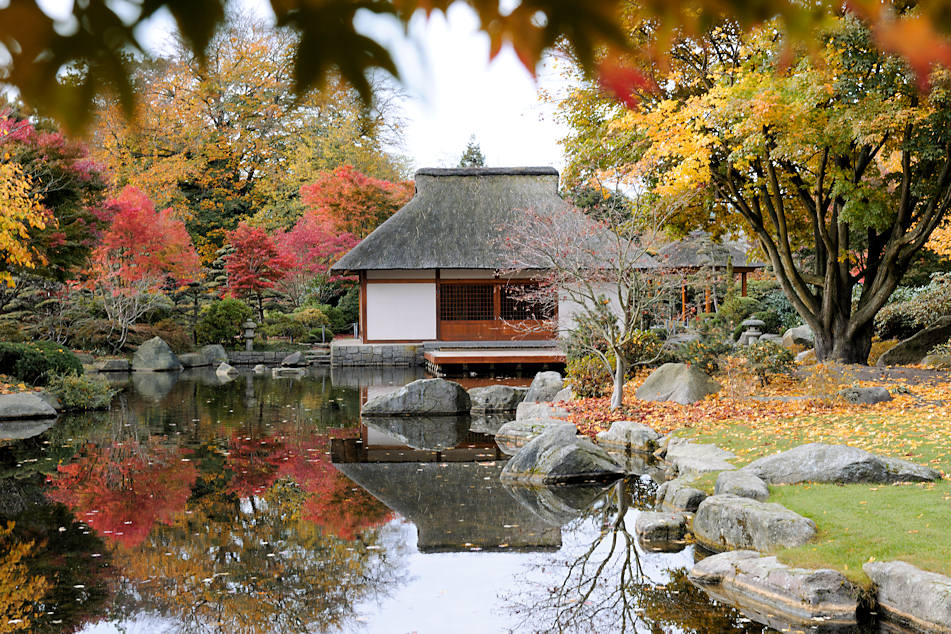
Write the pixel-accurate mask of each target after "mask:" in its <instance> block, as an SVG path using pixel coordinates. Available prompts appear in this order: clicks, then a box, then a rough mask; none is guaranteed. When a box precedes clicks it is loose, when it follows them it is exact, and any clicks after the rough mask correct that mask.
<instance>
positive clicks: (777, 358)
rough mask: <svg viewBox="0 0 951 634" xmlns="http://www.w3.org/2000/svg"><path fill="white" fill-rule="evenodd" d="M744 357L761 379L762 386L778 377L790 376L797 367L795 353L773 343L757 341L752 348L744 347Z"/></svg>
mask: <svg viewBox="0 0 951 634" xmlns="http://www.w3.org/2000/svg"><path fill="white" fill-rule="evenodd" d="M743 356H744V357H746V361H747V363H749V365H750V369H751V370H752V371H753V373H754V374H755V375H756V377H757V378H758V379H759V382H760V385H766V384H767V383H769V380H770V379H771V378H772V377H774V376H776V375H779V374H790V373H791V372H792V370H793V368H794V367H795V365H796V364H795V359H796V358H795V356H793V353H792V352H791V351H790V350H788V349H786V348H784V347H783V346H781V345H779V344H778V343H773V342H772V341H757V342H756V343H754V344H752V345H750V346H744V347H743Z"/></svg>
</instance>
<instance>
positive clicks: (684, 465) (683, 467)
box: [664, 437, 736, 477]
mask: <svg viewBox="0 0 951 634" xmlns="http://www.w3.org/2000/svg"><path fill="white" fill-rule="evenodd" d="M733 458H736V456H735V455H734V454H732V453H731V452H729V451H727V450H725V449H720V448H719V447H717V446H716V445H710V444H706V443H697V442H693V441H691V440H688V439H686V438H677V437H674V438H671V439H670V441H669V442H668V443H667V453H666V454H665V456H664V460H665V461H666V462H667V463H668V464H669V465H670V470H671V471H672V472H673V473H674V474H676V475H678V476H689V477H694V476H699V475H703V474H705V473H713V472H715V471H726V470H730V469H734V468H735V467H734V466H733V465H732V464H730V463H729V462H727V461H728V460H732V459H733Z"/></svg>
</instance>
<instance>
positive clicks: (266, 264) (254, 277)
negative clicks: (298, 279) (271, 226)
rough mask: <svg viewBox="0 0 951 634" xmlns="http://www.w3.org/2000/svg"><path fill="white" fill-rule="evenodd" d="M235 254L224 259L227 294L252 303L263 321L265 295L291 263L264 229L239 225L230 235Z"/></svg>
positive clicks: (243, 224) (283, 274)
mask: <svg viewBox="0 0 951 634" xmlns="http://www.w3.org/2000/svg"><path fill="white" fill-rule="evenodd" d="M228 242H229V244H230V245H231V247H232V248H233V249H234V251H233V252H232V253H230V254H228V255H227V256H225V258H224V260H225V271H226V272H227V273H228V292H229V293H230V294H231V296H232V297H238V298H244V299H249V300H251V299H253V300H255V302H256V303H257V307H258V317H259V318H260V320H261V321H262V322H263V321H264V295H265V293H266V292H268V291H269V290H271V289H273V288H274V287H275V285H276V284H277V282H279V281H280V280H281V279H283V278H284V276H285V275H287V272H288V269H289V268H290V267H291V262H290V261H289V260H288V259H287V257H285V256H284V255H283V254H282V253H281V252H280V251H279V250H278V248H277V245H276V244H275V243H274V240H273V239H272V238H271V236H269V235H268V234H267V233H266V232H265V231H264V230H263V229H261V228H259V227H252V226H250V225H248V224H247V223H244V222H242V223H240V224H239V225H238V228H237V229H235V230H234V231H232V232H231V233H229V234H228Z"/></svg>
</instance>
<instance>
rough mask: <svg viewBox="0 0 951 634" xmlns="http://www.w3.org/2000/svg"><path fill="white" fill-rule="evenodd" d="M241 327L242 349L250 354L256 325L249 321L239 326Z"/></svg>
mask: <svg viewBox="0 0 951 634" xmlns="http://www.w3.org/2000/svg"><path fill="white" fill-rule="evenodd" d="M241 327H242V328H244V349H245V350H247V351H248V352H251V349H252V348H253V347H254V329H255V328H257V327H258V325H257V324H256V323H254V322H253V321H251V320H250V319H249V320H247V321H246V322H244V323H243V324H241Z"/></svg>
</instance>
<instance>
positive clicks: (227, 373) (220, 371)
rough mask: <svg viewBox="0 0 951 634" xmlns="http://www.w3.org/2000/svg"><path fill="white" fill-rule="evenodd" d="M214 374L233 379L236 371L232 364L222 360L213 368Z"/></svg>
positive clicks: (236, 374) (236, 373)
mask: <svg viewBox="0 0 951 634" xmlns="http://www.w3.org/2000/svg"><path fill="white" fill-rule="evenodd" d="M215 374H217V375H218V376H219V377H222V378H228V379H233V378H234V377H236V376H238V371H237V370H236V369H235V367H234V366H232V365H229V364H227V363H225V362H223V361H222V362H221V363H219V364H218V367H217V368H215Z"/></svg>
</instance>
